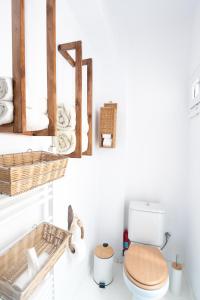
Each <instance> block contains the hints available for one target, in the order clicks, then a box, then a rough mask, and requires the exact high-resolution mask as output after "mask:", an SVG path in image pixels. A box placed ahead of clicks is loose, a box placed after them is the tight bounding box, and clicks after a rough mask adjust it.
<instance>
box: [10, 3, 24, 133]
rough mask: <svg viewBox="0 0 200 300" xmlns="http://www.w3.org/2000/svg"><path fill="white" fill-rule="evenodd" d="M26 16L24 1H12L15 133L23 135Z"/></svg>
mask: <svg viewBox="0 0 200 300" xmlns="http://www.w3.org/2000/svg"><path fill="white" fill-rule="evenodd" d="M24 22H25V16H24V0H12V57H13V99H14V126H13V131H14V132H16V133H21V132H23V131H24V130H25V127H26V78H25V24H24Z"/></svg>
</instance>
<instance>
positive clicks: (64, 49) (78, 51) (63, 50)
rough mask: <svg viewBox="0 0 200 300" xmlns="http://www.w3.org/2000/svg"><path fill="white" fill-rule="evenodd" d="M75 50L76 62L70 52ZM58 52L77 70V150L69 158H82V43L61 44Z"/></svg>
mask: <svg viewBox="0 0 200 300" xmlns="http://www.w3.org/2000/svg"><path fill="white" fill-rule="evenodd" d="M70 50H75V60H74V59H73V58H72V57H71V55H70V54H69V52H68V51H70ZM58 51H59V52H60V54H61V55H62V56H63V57H64V58H65V59H66V60H67V62H68V63H69V64H70V66H72V67H73V68H75V107H76V129H75V130H76V149H75V151H74V152H73V153H71V154H68V155H67V156H68V157H72V158H81V156H82V42H81V41H76V42H72V43H66V44H60V45H59V46H58Z"/></svg>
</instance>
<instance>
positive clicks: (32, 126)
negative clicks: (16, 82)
mask: <svg viewBox="0 0 200 300" xmlns="http://www.w3.org/2000/svg"><path fill="white" fill-rule="evenodd" d="M48 126H49V118H48V116H47V115H45V114H43V113H38V111H37V110H36V109H29V108H26V130H27V131H38V130H43V129H47V128H48Z"/></svg>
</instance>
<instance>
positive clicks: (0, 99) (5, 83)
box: [0, 77, 14, 125]
mask: <svg viewBox="0 0 200 300" xmlns="http://www.w3.org/2000/svg"><path fill="white" fill-rule="evenodd" d="M13 111H14V105H13V81H12V78H9V77H0V125H4V124H9V123H12V122H13V119H14V118H13Z"/></svg>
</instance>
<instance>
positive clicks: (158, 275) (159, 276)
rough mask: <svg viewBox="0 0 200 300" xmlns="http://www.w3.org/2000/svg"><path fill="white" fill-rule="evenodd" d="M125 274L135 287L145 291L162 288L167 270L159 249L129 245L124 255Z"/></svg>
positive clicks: (166, 277) (166, 276)
mask: <svg viewBox="0 0 200 300" xmlns="http://www.w3.org/2000/svg"><path fill="white" fill-rule="evenodd" d="M124 270H125V274H126V275H127V277H128V278H129V280H130V281H132V282H133V283H134V284H135V285H137V286H138V287H139V288H142V289H145V290H157V289H160V288H162V287H163V286H164V285H165V283H166V281H167V279H168V268H167V263H166V261H165V259H164V258H163V256H162V254H161V252H160V250H159V249H157V248H155V247H152V246H145V245H131V246H130V247H129V249H128V250H127V251H126V253H125V260H124Z"/></svg>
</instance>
